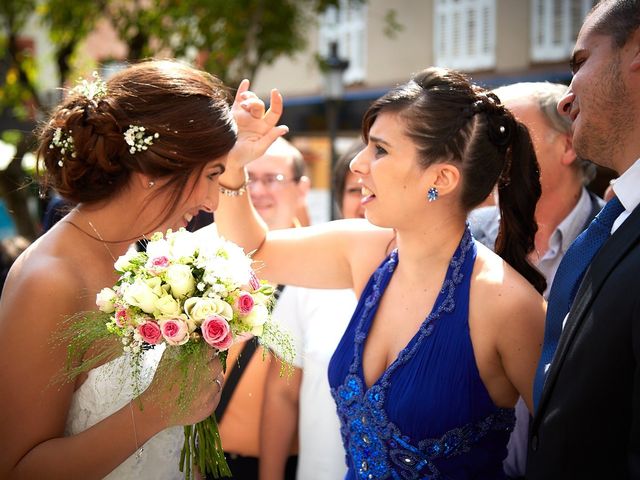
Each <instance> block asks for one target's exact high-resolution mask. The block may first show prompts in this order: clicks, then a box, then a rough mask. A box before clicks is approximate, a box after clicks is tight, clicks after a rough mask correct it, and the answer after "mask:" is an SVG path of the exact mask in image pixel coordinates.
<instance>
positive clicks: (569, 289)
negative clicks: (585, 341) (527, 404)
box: [533, 197, 624, 411]
mask: <svg viewBox="0 0 640 480" xmlns="http://www.w3.org/2000/svg"><path fill="white" fill-rule="evenodd" d="M623 211H624V207H623V206H622V204H621V203H620V200H618V197H613V198H612V199H611V200H609V202H607V204H606V205H605V206H604V208H603V209H602V210H601V211H600V213H598V215H596V217H595V218H594V219H593V221H592V222H591V224H589V227H588V228H587V229H586V230H585V231H584V232H582V233H581V234H580V235H578V238H576V239H575V241H574V242H573V243H572V244H571V246H570V247H569V249H568V250H567V253H566V254H565V255H564V257H563V258H562V261H561V262H560V265H559V266H558V271H557V272H556V275H555V277H554V279H553V284H552V285H551V292H550V293H549V306H548V308H547V318H546V323H545V326H544V344H543V345H542V354H541V356H540V362H539V363H538V368H537V370H536V377H535V381H534V384H533V406H534V411H535V410H537V409H538V403H539V402H540V396H541V395H542V387H543V386H544V381H545V378H546V367H547V365H549V364H550V363H551V360H552V359H553V354H554V353H555V351H556V348H557V347H558V341H559V340H560V334H561V333H562V322H563V320H564V318H565V317H566V316H567V313H569V309H570V308H571V304H572V303H573V299H574V297H575V295H576V292H577V291H578V286H579V285H580V282H581V281H582V277H583V276H584V272H585V271H586V270H587V267H588V266H589V264H590V263H591V260H593V257H595V256H596V253H598V250H600V247H602V245H603V244H604V242H605V241H606V240H607V238H609V235H610V234H611V227H612V226H613V222H614V221H615V219H616V218H618V216H619V215H620V214H621V213H622V212H623Z"/></svg>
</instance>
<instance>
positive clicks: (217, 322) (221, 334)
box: [200, 315, 233, 351]
mask: <svg viewBox="0 0 640 480" xmlns="http://www.w3.org/2000/svg"><path fill="white" fill-rule="evenodd" d="M200 328H201V329H202V336H203V337H204V340H205V342H207V343H208V344H209V345H211V346H212V347H214V348H217V349H218V350H220V351H224V350H227V349H228V348H229V347H230V346H231V344H232V343H233V334H232V333H231V328H230V327H229V322H227V320H226V319H224V318H223V317H221V316H220V315H210V316H208V317H207V318H205V319H204V321H203V322H202V325H201V326H200Z"/></svg>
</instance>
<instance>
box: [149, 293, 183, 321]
mask: <svg viewBox="0 0 640 480" xmlns="http://www.w3.org/2000/svg"><path fill="white" fill-rule="evenodd" d="M156 309H157V310H156V312H155V315H156V317H171V318H176V317H178V315H180V314H181V313H182V310H181V309H180V304H179V303H178V302H177V301H176V299H175V298H173V297H172V296H171V295H163V296H162V297H160V298H159V299H158V301H157V302H156Z"/></svg>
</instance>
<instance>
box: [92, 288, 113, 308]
mask: <svg viewBox="0 0 640 480" xmlns="http://www.w3.org/2000/svg"><path fill="white" fill-rule="evenodd" d="M115 300H116V292H114V291H113V290H111V289H110V288H103V289H102V290H100V292H99V293H98V294H97V295H96V305H97V306H98V309H99V310H100V311H102V312H105V313H113V312H115V310H116V306H115Z"/></svg>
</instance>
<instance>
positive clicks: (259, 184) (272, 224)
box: [247, 138, 310, 230]
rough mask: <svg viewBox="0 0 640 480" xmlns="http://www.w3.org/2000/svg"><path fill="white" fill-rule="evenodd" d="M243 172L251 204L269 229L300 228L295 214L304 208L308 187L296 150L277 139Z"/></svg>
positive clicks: (303, 166)
mask: <svg viewBox="0 0 640 480" xmlns="http://www.w3.org/2000/svg"><path fill="white" fill-rule="evenodd" d="M247 172H248V174H249V181H248V184H247V189H248V190H249V193H250V195H251V201H252V202H253V205H254V207H255V208H256V210H257V211H258V213H259V214H260V216H261V217H262V219H263V220H264V221H265V222H266V223H267V225H268V226H269V230H276V229H279V228H289V227H293V226H296V227H297V226H300V219H298V212H299V211H300V210H301V209H302V210H304V209H306V206H307V193H308V191H309V185H310V182H309V179H308V178H307V177H306V176H304V172H305V163H304V159H303V158H302V154H301V153H300V151H299V150H298V149H296V148H295V147H294V146H293V145H291V144H290V143H289V142H287V141H286V140H285V139H283V138H279V139H278V140H276V141H275V142H274V143H273V145H271V147H269V149H268V150H267V153H265V154H264V155H263V156H262V157H260V158H258V159H257V160H255V161H253V162H251V163H250V164H249V165H247Z"/></svg>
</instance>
